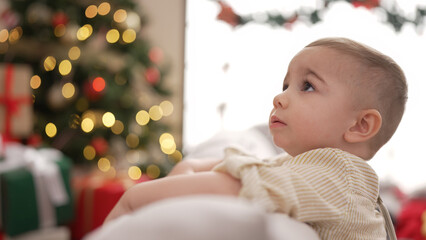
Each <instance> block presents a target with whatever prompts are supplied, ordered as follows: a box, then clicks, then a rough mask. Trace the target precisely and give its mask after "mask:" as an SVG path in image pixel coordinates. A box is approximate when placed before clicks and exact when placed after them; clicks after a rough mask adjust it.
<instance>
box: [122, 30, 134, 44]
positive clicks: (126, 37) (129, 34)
mask: <svg viewBox="0 0 426 240" xmlns="http://www.w3.org/2000/svg"><path fill="white" fill-rule="evenodd" d="M135 40H136V32H135V30H133V29H126V30H125V31H124V32H123V41H124V42H125V43H131V42H134V41H135Z"/></svg>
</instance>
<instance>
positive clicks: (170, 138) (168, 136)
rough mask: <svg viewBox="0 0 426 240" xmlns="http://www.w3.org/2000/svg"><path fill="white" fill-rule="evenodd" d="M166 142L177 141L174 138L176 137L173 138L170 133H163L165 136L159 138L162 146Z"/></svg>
mask: <svg viewBox="0 0 426 240" xmlns="http://www.w3.org/2000/svg"><path fill="white" fill-rule="evenodd" d="M164 140H172V141H175V138H174V137H173V135H172V134H170V133H163V134H161V136H160V138H159V142H160V144H163V143H162V142H163V141H164Z"/></svg>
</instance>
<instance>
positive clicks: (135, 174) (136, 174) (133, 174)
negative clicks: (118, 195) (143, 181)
mask: <svg viewBox="0 0 426 240" xmlns="http://www.w3.org/2000/svg"><path fill="white" fill-rule="evenodd" d="M127 173H128V175H129V178H130V179H133V180H138V179H139V178H141V176H142V171H141V169H140V168H139V167H137V166H131V167H129V170H128V171H127Z"/></svg>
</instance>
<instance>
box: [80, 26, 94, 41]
mask: <svg viewBox="0 0 426 240" xmlns="http://www.w3.org/2000/svg"><path fill="white" fill-rule="evenodd" d="M92 33H93V27H92V25H89V24H86V25H84V26H82V27H81V28H79V29H78V31H77V39H78V40H80V41H84V40H86V39H88V38H89V37H90V35H92Z"/></svg>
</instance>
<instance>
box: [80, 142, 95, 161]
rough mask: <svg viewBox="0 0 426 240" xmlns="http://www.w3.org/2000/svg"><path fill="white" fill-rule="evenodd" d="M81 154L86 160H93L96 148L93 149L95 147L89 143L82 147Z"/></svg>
mask: <svg viewBox="0 0 426 240" xmlns="http://www.w3.org/2000/svg"><path fill="white" fill-rule="evenodd" d="M83 156H84V157H85V158H86V159H87V160H93V159H95V156H96V150H95V148H94V147H93V146H91V145H87V146H86V147H84V149H83Z"/></svg>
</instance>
